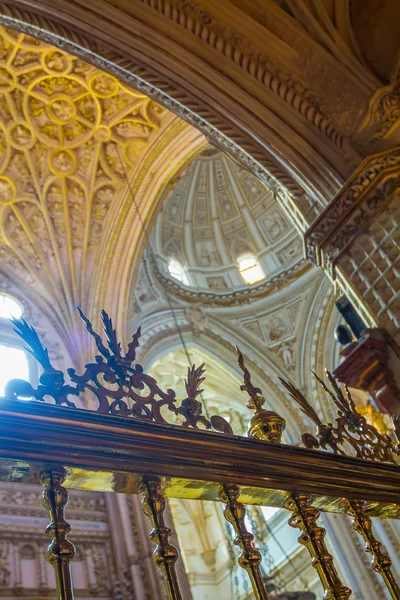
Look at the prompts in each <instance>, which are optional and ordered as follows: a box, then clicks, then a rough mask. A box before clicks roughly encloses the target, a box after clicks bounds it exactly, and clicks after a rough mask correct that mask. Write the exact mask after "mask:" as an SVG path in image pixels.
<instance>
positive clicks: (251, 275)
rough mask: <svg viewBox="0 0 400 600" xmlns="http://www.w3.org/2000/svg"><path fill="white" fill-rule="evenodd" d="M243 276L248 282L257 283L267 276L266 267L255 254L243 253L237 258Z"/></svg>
mask: <svg viewBox="0 0 400 600" xmlns="http://www.w3.org/2000/svg"><path fill="white" fill-rule="evenodd" d="M237 262H238V267H239V271H240V274H241V276H242V277H243V279H244V280H245V282H246V283H249V284H252V283H257V281H261V280H262V279H264V278H265V273H264V269H263V268H262V266H261V265H260V263H259V262H258V260H257V257H256V256H254V255H253V254H243V255H242V256H239V258H238V259H237Z"/></svg>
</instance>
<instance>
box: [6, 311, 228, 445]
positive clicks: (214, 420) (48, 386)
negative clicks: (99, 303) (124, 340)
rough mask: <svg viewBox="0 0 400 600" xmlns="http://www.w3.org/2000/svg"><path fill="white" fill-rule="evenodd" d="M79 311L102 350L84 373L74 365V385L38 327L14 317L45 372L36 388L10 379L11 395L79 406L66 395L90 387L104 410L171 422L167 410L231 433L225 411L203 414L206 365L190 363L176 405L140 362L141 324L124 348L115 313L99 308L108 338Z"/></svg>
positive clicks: (190, 421) (186, 424)
mask: <svg viewBox="0 0 400 600" xmlns="http://www.w3.org/2000/svg"><path fill="white" fill-rule="evenodd" d="M78 312H79V315H80V317H81V319H82V320H83V322H84V323H85V325H86V329H87V331H88V333H89V334H90V335H91V336H92V337H93V339H94V341H95V344H96V348H97V350H98V351H99V354H98V355H97V356H95V362H92V363H89V364H87V365H85V369H86V371H85V372H84V373H83V374H82V375H78V374H77V373H76V372H75V369H68V375H69V377H70V379H71V382H72V384H73V385H67V384H66V383H65V377H64V373H63V372H62V371H59V370H57V369H55V368H54V367H53V366H52V364H51V362H50V358H49V353H48V350H47V348H45V347H44V346H43V345H42V343H41V341H40V339H39V336H38V334H37V333H36V331H35V329H34V328H33V327H31V326H30V325H28V323H26V321H24V319H12V324H13V325H14V331H15V332H16V333H17V335H18V336H19V337H20V338H21V339H22V340H23V341H24V342H25V350H26V351H27V352H28V353H29V354H30V355H31V356H32V357H33V358H34V359H35V360H37V362H38V363H39V364H40V365H41V367H42V369H43V373H42V374H41V375H40V378H39V385H38V387H37V388H36V389H35V388H34V387H33V386H32V385H31V384H30V383H29V382H27V381H24V380H22V379H12V380H11V381H9V383H8V384H7V387H6V390H5V393H6V396H7V397H10V398H15V399H18V398H25V399H26V398H33V399H35V400H41V401H43V400H44V398H45V397H47V398H53V399H54V401H55V403H56V404H63V405H66V406H68V407H71V408H76V405H75V404H74V402H72V401H71V400H70V399H69V398H68V396H71V395H72V396H80V395H81V394H84V393H85V392H89V394H90V395H91V397H94V398H96V399H97V401H98V405H97V407H95V408H94V410H96V411H97V412H100V413H111V414H112V415H119V416H122V417H134V418H136V419H140V420H146V421H154V422H156V423H167V420H166V419H165V417H164V414H165V412H168V411H169V412H170V413H172V414H174V415H182V416H183V417H184V422H183V424H182V426H183V427H193V428H200V427H201V428H203V429H213V430H214V431H218V432H220V433H226V434H229V435H232V434H233V431H232V428H231V426H230V425H229V423H228V421H226V419H224V418H223V417H221V416H219V415H213V416H211V417H210V418H209V419H208V418H206V417H204V416H203V415H202V403H201V402H200V401H199V400H198V399H197V396H198V395H199V394H201V392H202V390H201V389H199V387H200V385H201V383H202V382H203V381H204V379H205V378H204V376H203V375H204V373H205V370H204V365H201V366H200V367H198V368H196V367H195V366H192V367H191V368H190V369H189V370H188V377H187V380H186V381H185V384H186V391H187V398H186V399H185V400H184V401H183V402H182V403H181V405H180V406H179V407H177V406H176V401H177V400H176V394H175V391H174V390H171V389H168V390H167V391H166V392H165V391H163V390H162V389H161V388H160V387H159V386H158V385H157V381H156V380H155V379H154V378H153V377H151V376H150V375H147V374H146V373H143V368H142V366H141V365H140V364H138V363H137V362H136V349H137V348H138V346H139V339H140V335H141V331H140V327H139V329H138V330H137V331H136V332H135V333H134V334H133V336H132V339H131V341H130V343H129V344H128V347H127V351H126V353H124V352H123V350H122V347H121V343H120V342H119V341H118V338H117V332H116V330H115V329H114V326H113V322H112V319H111V318H110V316H109V315H108V314H107V313H106V311H105V310H103V311H102V312H101V321H102V324H103V330H104V335H105V341H103V338H102V337H101V335H100V334H99V333H97V332H96V331H95V330H94V328H93V325H92V323H91V322H90V321H89V319H88V318H87V317H86V316H85V315H84V314H83V312H82V311H81V309H80V308H78ZM199 426H200V427H199Z"/></svg>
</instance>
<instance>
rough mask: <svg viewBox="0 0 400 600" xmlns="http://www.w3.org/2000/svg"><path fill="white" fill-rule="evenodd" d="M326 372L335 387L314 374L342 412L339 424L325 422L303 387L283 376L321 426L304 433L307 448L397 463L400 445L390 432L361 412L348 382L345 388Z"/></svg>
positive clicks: (302, 409)
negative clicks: (388, 433) (312, 431)
mask: <svg viewBox="0 0 400 600" xmlns="http://www.w3.org/2000/svg"><path fill="white" fill-rule="evenodd" d="M325 372H326V376H327V378H328V381H329V383H330V384H331V388H329V387H328V386H327V385H326V384H325V382H324V381H323V380H322V379H321V378H320V377H318V375H316V374H315V373H313V375H314V377H315V379H316V380H317V382H318V383H319V385H320V386H321V387H322V389H323V390H324V391H325V393H326V394H327V395H328V396H329V397H330V398H331V399H332V400H333V402H334V404H335V406H336V409H337V415H338V416H337V418H336V419H335V421H336V424H335V425H333V424H332V423H327V424H324V423H322V421H321V419H320V418H319V416H318V415H317V413H316V411H315V409H314V408H313V407H312V406H311V404H310V403H309V402H308V400H307V399H306V398H305V396H304V395H303V394H302V393H301V392H300V390H298V389H297V388H296V387H295V386H294V385H293V384H292V383H290V382H289V381H284V380H283V379H281V378H279V379H280V381H281V383H282V385H283V386H284V387H285V388H286V390H287V391H288V392H289V395H290V396H291V398H292V399H293V400H294V401H295V402H297V404H298V405H299V406H300V409H301V411H302V412H303V413H304V414H305V415H307V417H309V418H310V419H311V420H312V421H313V422H314V423H315V425H316V426H317V429H316V432H315V435H311V434H309V433H305V434H303V435H302V440H303V443H304V445H305V446H306V447H307V448H323V449H324V450H326V449H328V448H330V449H331V450H332V451H333V452H334V454H341V455H343V456H347V455H349V454H353V455H354V456H355V457H357V458H363V459H367V460H375V461H379V462H390V463H393V464H397V460H396V456H398V455H399V448H400V446H399V447H396V446H395V444H394V443H393V440H392V439H391V438H390V437H389V436H388V435H384V434H382V433H380V432H379V431H378V430H377V428H376V427H374V426H373V425H371V424H370V423H368V421H367V420H366V418H365V417H364V416H363V415H361V414H360V413H359V412H357V409H356V406H355V404H354V401H353V399H352V397H351V394H350V391H349V389H348V388H347V387H346V386H345V391H344V392H343V391H342V389H341V388H340V386H339V385H338V383H337V382H336V381H335V379H334V378H333V377H332V375H331V373H330V372H329V371H328V370H326V371H325Z"/></svg>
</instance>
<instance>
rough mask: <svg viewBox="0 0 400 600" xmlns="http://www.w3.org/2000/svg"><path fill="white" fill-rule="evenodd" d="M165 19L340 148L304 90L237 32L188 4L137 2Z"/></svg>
mask: <svg viewBox="0 0 400 600" xmlns="http://www.w3.org/2000/svg"><path fill="white" fill-rule="evenodd" d="M140 1H141V2H142V4H145V5H146V6H149V7H151V8H152V9H153V10H156V11H157V12H159V13H161V14H162V15H163V16H164V17H166V18H168V19H170V20H172V21H173V22H174V23H176V24H177V25H179V26H180V27H183V28H184V29H186V30H187V31H188V32H189V33H191V34H192V35H194V36H196V37H197V38H198V39H199V40H201V41H202V43H205V44H207V45H209V46H210V47H211V48H212V49H213V50H216V51H217V52H219V53H220V54H222V55H223V56H224V57H226V58H228V59H229V60H231V61H232V62H234V63H235V65H237V66H238V67H239V68H241V69H243V70H244V71H245V72H246V73H247V74H248V75H250V76H251V77H253V78H255V79H256V80H257V81H259V82H260V83H262V84H263V85H265V86H266V87H268V89H269V90H270V91H271V92H273V93H274V94H276V95H277V96H279V98H280V99H281V100H283V101H284V102H286V103H287V104H288V105H289V106H290V107H291V108H293V109H294V110H296V111H297V112H299V113H300V114H301V115H302V116H303V117H304V118H305V119H306V120H307V121H309V122H310V123H312V125H314V126H315V127H316V128H317V129H319V130H320V131H321V133H323V134H324V135H325V136H326V137H327V138H328V139H329V140H330V141H331V142H332V143H333V144H334V145H335V146H337V147H338V148H342V147H343V143H344V139H343V136H342V135H341V134H340V133H339V132H338V131H337V130H336V129H335V128H334V127H333V126H332V125H331V124H330V123H329V121H328V120H327V119H326V118H325V117H324V116H323V114H322V113H321V112H320V110H319V109H318V102H317V100H316V99H315V98H313V97H312V95H311V93H310V92H309V91H307V89H306V88H305V86H304V85H303V84H302V83H301V82H300V81H299V79H295V78H293V77H290V76H287V75H285V74H284V73H283V72H282V70H281V69H279V67H278V66H277V65H276V64H275V63H274V62H273V61H272V60H270V59H268V58H267V57H266V56H265V55H263V54H262V53H261V52H260V51H259V50H258V49H257V48H255V47H254V45H253V44H252V43H251V42H249V41H248V40H245V39H244V38H243V37H241V35H240V34H239V33H238V32H237V31H232V30H230V29H228V28H227V27H224V26H222V25H220V24H219V23H218V22H217V20H216V19H215V17H214V16H213V15H212V14H211V13H209V12H207V11H206V10H205V9H204V8H201V7H200V6H199V5H197V4H196V3H195V2H192V1H189V0H172V1H168V0H140Z"/></svg>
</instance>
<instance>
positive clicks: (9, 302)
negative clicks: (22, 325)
mask: <svg viewBox="0 0 400 600" xmlns="http://www.w3.org/2000/svg"><path fill="white" fill-rule="evenodd" d="M21 316H22V306H21V304H20V303H19V302H18V300H15V299H14V298H12V297H11V296H9V295H8V294H1V293H0V317H1V318H2V319H10V318H11V317H15V318H16V319H19V318H20V317H21Z"/></svg>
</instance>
